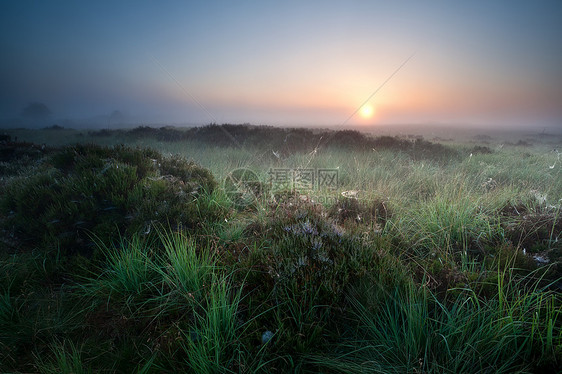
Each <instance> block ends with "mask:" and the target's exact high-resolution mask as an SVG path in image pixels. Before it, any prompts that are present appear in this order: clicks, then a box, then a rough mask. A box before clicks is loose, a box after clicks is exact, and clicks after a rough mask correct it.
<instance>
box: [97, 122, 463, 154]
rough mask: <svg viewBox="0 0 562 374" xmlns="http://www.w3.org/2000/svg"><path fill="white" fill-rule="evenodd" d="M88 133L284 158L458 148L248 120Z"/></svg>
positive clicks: (437, 151) (443, 151) (449, 151)
mask: <svg viewBox="0 0 562 374" xmlns="http://www.w3.org/2000/svg"><path fill="white" fill-rule="evenodd" d="M89 134H90V135H91V136H100V137H102V136H109V135H111V134H115V135H119V136H122V137H124V138H126V139H131V140H133V139H142V138H151V139H157V140H159V141H166V142H178V141H195V142H202V143H208V144H211V145H213V146H220V147H251V148H256V147H257V148H266V149H267V150H272V151H275V152H276V154H278V155H279V157H283V158H285V157H288V156H290V155H292V154H295V153H309V152H312V151H314V150H315V149H319V148H323V147H333V148H342V149H353V150H372V149H374V150H383V149H387V150H395V151H401V152H405V153H408V154H409V155H410V156H411V157H412V158H413V159H437V160H447V159H450V158H454V157H456V156H457V152H455V151H454V150H452V149H451V148H449V147H446V146H444V145H442V144H439V143H432V142H430V141H427V140H424V139H423V138H421V137H412V138H408V139H405V138H399V137H391V136H380V137H371V136H369V135H366V134H364V133H361V132H359V131H355V130H337V131H330V130H311V129H305V128H281V127H272V126H251V125H246V124H241V125H230V124H224V125H217V124H210V125H208V126H204V127H193V128H188V129H178V128H174V127H169V126H166V127H160V128H153V127H148V126H141V127H137V128H134V129H132V130H99V131H92V132H90V133H89Z"/></svg>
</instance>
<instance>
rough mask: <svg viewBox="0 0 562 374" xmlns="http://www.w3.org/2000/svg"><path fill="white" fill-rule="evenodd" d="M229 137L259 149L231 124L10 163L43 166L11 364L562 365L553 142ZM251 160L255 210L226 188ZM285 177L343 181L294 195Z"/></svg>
mask: <svg viewBox="0 0 562 374" xmlns="http://www.w3.org/2000/svg"><path fill="white" fill-rule="evenodd" d="M226 129H227V130H229V131H231V132H232V134H233V136H234V137H235V138H236V140H237V142H238V143H239V144H241V145H242V148H238V147H236V146H232V145H231V143H230V141H229V140H228V139H227V138H224V139H223V138H222V137H219V138H217V139H218V140H220V141H218V143H216V144H214V145H213V144H211V140H212V136H214V135H217V134H218V133H219V132H218V131H220V128H219V127H217V126H215V127H213V126H210V127H208V128H204V129H202V130H198V131H195V130H193V131H191V130H190V131H187V130H185V131H184V130H175V129H169V128H167V129H160V130H151V129H147V128H139V129H136V130H134V131H131V132H125V131H121V132H114V133H112V132H104V133H103V134H88V133H86V132H81V134H82V135H78V133H77V132H76V131H73V130H60V131H61V132H58V137H56V139H55V137H54V138H53V141H55V140H56V142H58V145H62V144H72V143H75V142H76V141H79V142H81V143H88V142H98V143H99V144H103V145H111V146H110V147H102V146H94V145H84V144H83V145H72V146H68V147H63V148H50V147H49V145H50V144H47V148H46V150H43V151H37V152H35V151H34V152H31V151H29V150H28V148H25V152H24V147H28V145H25V146H19V148H18V146H16V148H14V149H11V150H8V151H7V153H6V152H4V153H3V154H11V153H10V152H13V154H14V155H15V154H19V155H23V156H25V157H23V156H22V157H20V158H18V161H17V162H16V163H12V164H8V163H0V171H2V172H3V176H2V179H1V180H0V190H1V195H0V196H1V197H0V207H1V210H0V230H2V239H1V240H0V370H1V371H3V372H44V373H51V372H69V373H70V372H73V373H76V372H131V371H133V372H146V373H150V372H177V371H186V372H206V373H215V372H217V373H218V372H220V373H223V372H232V373H235V372H361V373H363V372H373V373H377V372H380V373H389V372H411V373H414V372H438V373H442V372H451V373H453V372H541V371H545V370H547V371H548V370H550V371H553V372H554V371H559V370H561V369H562V320H561V318H562V317H561V316H560V313H561V311H562V303H561V301H562V300H561V299H560V284H562V283H561V276H562V266H561V264H560V259H561V258H562V246H561V241H560V233H561V232H562V224H561V223H560V222H561V221H560V209H561V207H560V202H561V201H560V199H562V184H560V183H559V181H560V180H562V178H561V177H562V167H561V166H560V165H559V164H555V160H557V154H555V153H552V152H550V151H549V150H548V149H547V148H546V145H545V146H541V145H536V146H533V147H522V146H509V145H506V146H503V147H500V145H501V144H488V145H487V146H486V148H485V147H477V146H475V145H474V144H472V143H464V144H462V143H459V142H458V143H455V142H448V143H447V145H446V146H441V145H436V144H433V143H430V142H426V141H420V140H415V141H414V140H412V139H409V138H408V139H406V138H392V137H378V138H377V137H373V138H369V137H365V136H364V135H361V134H359V133H355V132H342V133H337V134H335V136H332V135H330V134H328V135H329V136H332V137H333V138H336V140H333V141H331V142H327V141H325V140H322V141H320V138H321V137H322V136H324V135H326V134H325V133H322V132H321V131H316V132H315V131H309V130H306V131H296V130H295V131H293V130H276V129H268V128H255V129H254V128H251V127H250V128H248V127H247V126H238V127H236V126H234V127H227V128H226ZM18 131H19V132H18V136H19V138H20V139H24V137H26V136H34V137H36V138H37V139H38V138H39V137H40V135H41V132H40V131H38V132H36V133H34V132H28V131H24V130H18ZM42 131H47V130H42ZM57 131H59V130H57ZM178 131H179V132H178ZM182 131H183V132H182ZM52 133H53V131H51V132H50V133H49V136H51V135H52ZM220 133H222V131H220ZM213 134H214V135H213ZM62 135H64V136H62ZM217 136H218V135H217ZM221 136H222V135H221ZM268 136H270V137H271V139H269V140H268ZM287 138H289V139H293V138H294V140H292V141H291V142H289V143H291V144H290V145H286V144H287V143H286V142H284V139H287ZM45 139H46V140H48V139H47V138H45ZM178 139H179V140H178ZM221 139H222V140H221ZM123 141H126V142H128V144H129V146H122V145H117V146H113V145H115V144H118V143H120V142H123ZM221 142H223V143H224V144H223V143H221ZM357 142H359V143H357ZM293 143H294V144H293ZM355 144H359V145H360V146H358V147H355V148H354V145H355ZM138 145H142V147H141V148H135V147H136V146H138ZM146 146H148V147H149V148H150V149H147V148H144V147H146ZM155 149H158V151H156V150H155ZM273 151H275V152H276V153H277V154H278V155H279V157H278V156H276V155H275V154H273ZM30 152H31V153H30ZM4 164H6V165H4ZM553 164H554V167H553V168H551V167H550V166H552V165H553ZM240 167H244V168H249V169H251V170H253V171H254V172H255V173H256V174H257V175H258V177H259V178H260V180H259V181H255V182H254V183H256V185H257V184H260V188H256V189H254V190H253V191H260V192H258V193H257V195H256V196H255V200H254V201H253V202H252V204H250V205H248V206H237V205H236V204H234V203H233V202H232V201H231V200H229V195H228V192H227V191H225V190H224V189H222V188H221V182H220V181H223V180H224V178H225V177H226V176H227V175H228V174H229V173H230V171H232V170H233V169H236V168H240ZM275 168H286V169H290V170H295V169H299V168H310V169H322V168H324V169H333V170H337V171H338V182H339V183H338V186H337V188H336V189H329V188H315V189H312V190H310V191H304V190H301V191H298V190H294V189H291V188H290V186H289V188H288V189H287V190H278V189H276V188H274V187H273V186H271V185H270V184H269V183H268V172H269V171H271V170H272V169H275ZM342 193H343V194H342ZM537 259H541V261H543V262H540V261H539V260H537ZM544 259H548V260H547V261H548V263H546V260H544ZM264 337H266V338H264Z"/></svg>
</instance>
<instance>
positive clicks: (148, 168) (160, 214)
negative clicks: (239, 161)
mask: <svg viewBox="0 0 562 374" xmlns="http://www.w3.org/2000/svg"><path fill="white" fill-rule="evenodd" d="M216 185H217V184H216V182H215V180H214V178H213V176H212V175H211V174H210V173H209V171H207V170H205V169H203V168H201V167H199V166H197V165H196V164H194V163H193V162H188V161H185V160H183V159H180V158H178V157H175V158H164V157H162V156H161V155H160V154H159V153H158V152H156V151H152V150H149V149H132V148H128V147H125V146H116V147H112V148H107V147H99V146H94V145H77V146H73V147H66V148H63V149H61V150H60V151H58V152H54V153H53V154H52V155H50V156H49V157H48V158H47V159H46V160H45V161H44V162H43V165H42V167H41V168H40V169H39V170H36V171H35V172H34V174H33V175H25V176H21V177H19V178H14V179H12V180H10V181H9V182H8V183H7V184H6V185H5V186H2V190H3V193H2V196H1V198H0V212H1V213H2V214H3V215H4V217H5V219H3V220H2V225H3V227H4V228H5V229H7V230H9V231H10V233H11V235H13V236H16V237H17V238H18V239H19V240H20V241H21V242H22V243H24V244H26V245H27V246H32V245H34V244H36V243H42V244H43V245H46V246H51V247H60V248H61V249H62V250H63V251H65V253H71V252H74V253H76V252H79V253H83V254H87V255H88V254H90V255H91V253H92V251H93V249H94V246H93V244H92V240H91V237H92V236H96V237H98V238H100V239H101V240H112V239H113V238H115V237H116V236H117V235H118V233H124V234H125V233H126V234H127V235H130V234H132V233H135V232H139V231H143V232H149V231H150V230H151V227H152V226H153V225H154V224H155V223H156V222H160V223H161V224H166V225H168V224H169V225H170V226H181V227H184V228H187V229H195V228H200V226H201V225H203V224H204V222H206V221H213V220H217V219H219V218H220V217H222V218H224V216H225V215H226V214H227V208H225V207H224V206H218V205H209V204H204V205H202V206H201V207H200V206H199V200H205V199H207V197H206V196H209V195H212V194H213V191H214V190H215V188H216Z"/></svg>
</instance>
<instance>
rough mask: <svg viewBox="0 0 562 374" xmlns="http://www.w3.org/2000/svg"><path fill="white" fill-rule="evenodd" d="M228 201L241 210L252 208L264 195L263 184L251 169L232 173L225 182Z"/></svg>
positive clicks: (237, 170) (236, 170)
mask: <svg viewBox="0 0 562 374" xmlns="http://www.w3.org/2000/svg"><path fill="white" fill-rule="evenodd" d="M223 187H224V191H225V192H226V196H227V197H228V199H229V200H230V201H231V202H232V203H233V204H234V205H235V206H236V207H237V208H239V209H243V208H246V207H248V206H252V205H253V204H255V203H256V202H257V199H258V196H260V195H261V194H262V192H263V191H262V189H263V186H262V183H261V181H260V179H259V177H258V175H257V174H256V173H254V172H253V171H252V170H250V169H246V168H239V169H235V170H233V171H231V172H230V173H229V174H228V175H227V176H226V178H224V182H223Z"/></svg>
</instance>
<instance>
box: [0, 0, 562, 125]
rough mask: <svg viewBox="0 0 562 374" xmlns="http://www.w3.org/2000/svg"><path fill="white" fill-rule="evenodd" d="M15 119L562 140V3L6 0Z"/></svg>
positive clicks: (4, 108) (0, 79)
mask: <svg viewBox="0 0 562 374" xmlns="http://www.w3.org/2000/svg"><path fill="white" fill-rule="evenodd" d="M0 31H1V32H0V48H1V50H2V59H1V61H0V119H1V118H4V119H5V118H16V117H18V115H19V113H20V112H21V109H22V107H23V106H24V105H25V104H27V103H29V102H32V101H39V102H44V103H45V104H47V106H48V107H49V108H50V109H51V110H52V112H53V116H54V117H56V118H61V119H62V118H88V117H92V116H96V115H107V114H109V113H111V111H113V110H115V109H118V110H120V111H122V112H124V113H127V114H128V115H129V116H130V118H134V119H137V120H144V121H148V122H151V121H152V122H158V123H168V122H169V123H189V124H206V123H209V122H219V123H223V122H230V123H240V122H250V123H254V124H272V125H297V124H304V125H314V124H317V125H338V124H341V123H342V122H343V121H345V120H346V119H347V118H348V117H349V116H350V115H351V114H352V113H353V112H354V111H355V110H356V109H358V107H359V106H360V105H361V104H362V103H363V102H364V101H365V100H366V99H367V98H368V97H369V96H370V95H371V94H372V93H373V92H374V91H375V90H376V89H377V88H378V87H379V86H380V85H381V84H382V83H383V82H384V81H385V80H386V79H387V78H388V77H389V76H390V75H391V74H392V73H393V72H394V71H395V70H396V69H397V68H398V67H399V66H400V65H401V64H402V63H403V62H404V61H405V60H406V59H407V58H408V57H409V56H411V55H412V54H414V57H413V58H412V59H411V60H409V61H408V63H407V64H406V65H404V66H403V68H401V69H400V71H398V72H397V73H396V74H395V75H394V76H393V77H392V79H390V80H389V81H388V82H387V83H386V84H385V85H384V87H382V89H381V90H380V91H378V92H377V93H376V95H374V96H373V98H372V99H371V100H370V101H369V102H368V103H367V105H368V106H370V107H372V109H373V115H372V117H369V118H363V117H361V115H360V114H359V113H358V114H356V115H355V116H353V117H352V118H351V120H350V121H349V123H350V124H375V125H376V124H393V123H397V124H400V123H408V124H416V123H419V124H428V123H439V124H451V125H458V124H474V125H479V126H496V127H505V126H537V127H542V126H558V127H562V43H561V41H560V37H561V36H562V2H561V1H493V2H492V1H462V2H461V1H423V2H422V1H396V2H388V1H322V2H319V1H284V2H280V1H260V2H254V1H237V2H231V1H209V2H190V1H167V2H156V1H120V2H112V1H97V2H82V1H48V2H36V1H2V3H1V5H0Z"/></svg>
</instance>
